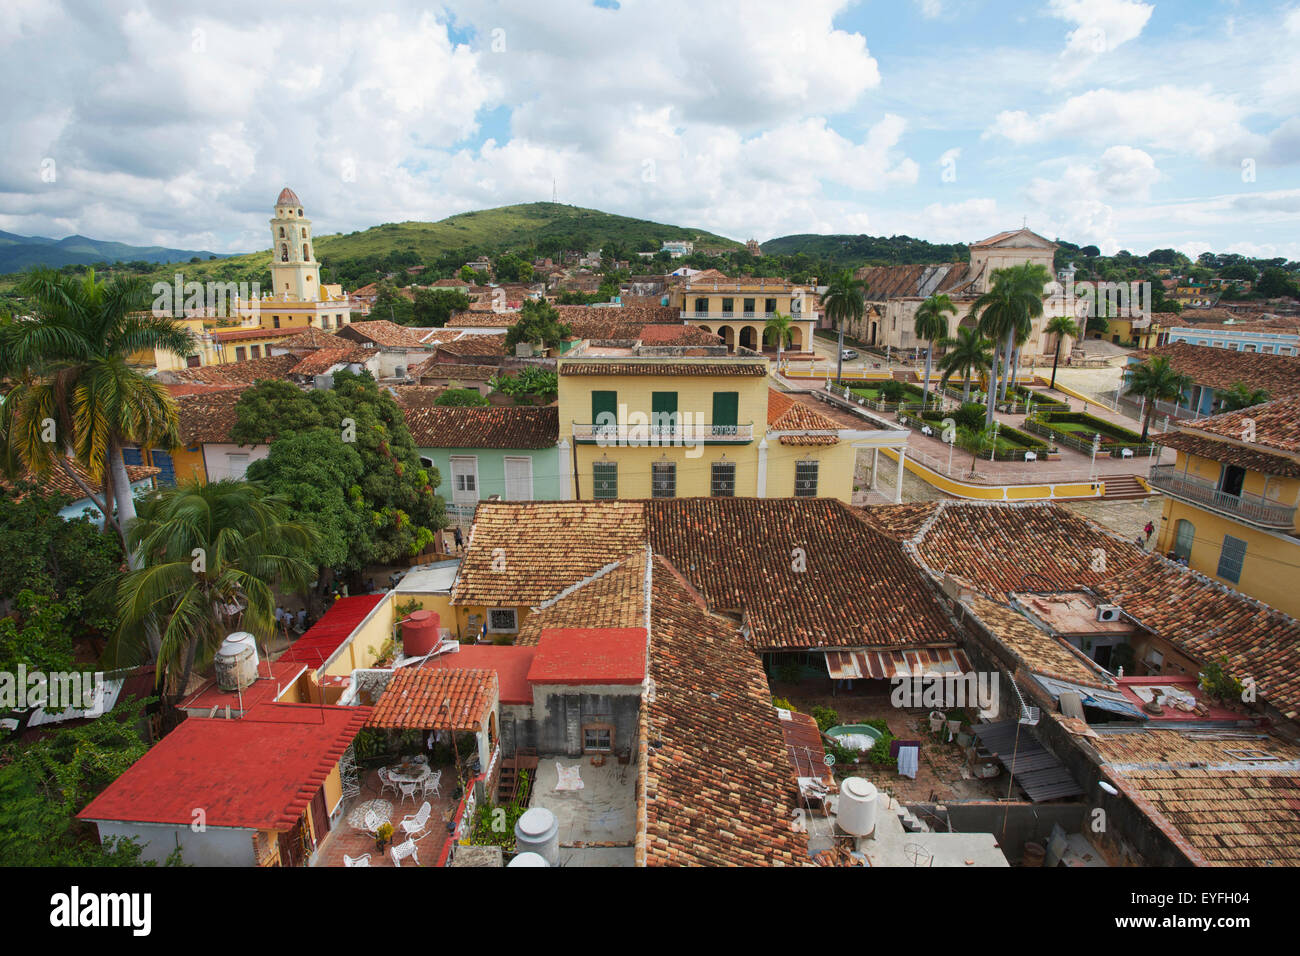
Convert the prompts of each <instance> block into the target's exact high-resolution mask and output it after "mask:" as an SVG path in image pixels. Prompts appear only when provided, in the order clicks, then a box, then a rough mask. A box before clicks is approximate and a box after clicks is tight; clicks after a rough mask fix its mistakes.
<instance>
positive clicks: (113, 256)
mask: <svg viewBox="0 0 1300 956" xmlns="http://www.w3.org/2000/svg"><path fill="white" fill-rule="evenodd" d="M211 255H213V254H212V253H210V252H200V251H198V250H192V249H169V248H166V247H164V246H132V245H128V244H126V243H124V242H111V241H107V240H104V239H91V238H90V237H89V236H68V237H66V238H64V239H50V238H47V237H46V236H18V235H15V234H14V233H11V232H0V275H3V274H5V273H10V272H21V271H22V270H24V269H30V268H31V267H32V266H53V267H54V268H56V269H57V268H59V267H61V266H69V265H92V264H94V263H96V262H150V263H163V262H188V261H189V260H190V259H192V258H194V257H195V256H200V257H202V258H204V259H207V258H208V257H209V256H211Z"/></svg>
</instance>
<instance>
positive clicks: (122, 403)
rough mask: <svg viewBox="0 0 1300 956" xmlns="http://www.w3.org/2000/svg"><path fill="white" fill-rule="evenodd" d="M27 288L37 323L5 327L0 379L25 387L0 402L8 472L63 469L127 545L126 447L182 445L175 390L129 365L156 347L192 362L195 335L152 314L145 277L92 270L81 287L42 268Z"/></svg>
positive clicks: (131, 510)
mask: <svg viewBox="0 0 1300 956" xmlns="http://www.w3.org/2000/svg"><path fill="white" fill-rule="evenodd" d="M20 290H21V291H22V293H23V295H24V296H26V297H27V299H28V304H29V307H30V310H31V313H32V317H31V318H30V319H23V320H19V321H14V322H8V323H6V324H4V325H3V326H0V379H2V378H5V377H9V378H12V379H13V380H14V381H15V382H16V384H15V385H14V387H13V388H12V390H11V391H10V392H9V394H8V395H7V396H6V398H5V401H4V403H3V404H0V452H2V453H3V457H2V458H0V468H3V469H4V471H5V472H6V473H7V474H10V475H14V474H17V473H19V472H21V471H22V470H23V469H24V468H25V469H27V470H30V471H31V472H32V473H33V474H35V475H37V476H41V475H47V474H49V473H50V471H51V470H52V469H54V468H61V469H63V470H64V472H65V473H67V474H68V475H69V477H71V478H72V480H73V481H74V482H76V484H77V485H78V487H80V488H81V490H82V491H83V492H85V493H86V494H87V495H88V496H89V497H90V498H91V499H92V500H93V501H95V504H96V506H97V507H98V508H99V509H100V511H101V512H102V513H103V514H104V516H105V518H106V520H107V521H108V522H109V524H111V525H112V527H114V528H115V529H116V530H117V532H118V535H119V537H120V538H121V539H122V540H123V541H125V540H126V535H127V530H128V527H129V525H130V523H131V520H132V519H133V518H134V517H135V500H134V498H133V497H132V491H131V482H130V480H129V479H128V477H127V473H126V461H125V459H124V458H123V455H122V448H123V446H124V445H126V444H128V443H132V442H137V443H139V444H141V445H144V446H146V447H149V446H153V445H158V446H160V447H163V448H171V447H174V446H175V445H177V444H179V441H180V439H179V433H178V425H177V420H176V403H175V402H174V401H173V400H172V398H171V395H170V394H169V393H168V391H167V388H166V386H164V385H163V384H162V383H160V382H158V381H157V380H156V379H153V378H150V377H149V376H147V375H144V374H143V373H142V372H140V371H139V369H137V368H136V367H134V366H132V365H131V364H130V359H131V357H132V356H133V355H135V354H136V353H137V352H140V351H150V352H151V351H153V350H154V349H161V350H163V351H168V352H172V353H174V354H176V355H180V356H185V355H190V354H192V353H193V352H194V350H195V343H194V337H193V336H192V335H191V334H190V333H189V332H188V331H187V330H186V329H184V328H183V327H182V326H180V325H178V324H177V323H176V322H175V321H173V320H172V319H171V318H170V317H167V316H155V315H154V314H153V312H152V311H145V310H146V309H147V308H148V307H149V306H150V305H151V302H150V300H149V298H148V289H147V287H146V285H145V283H144V281H143V280H141V279H139V278H135V277H131V278H127V277H123V276H116V277H114V278H112V279H109V280H106V281H97V280H96V279H95V273H94V272H93V271H90V272H87V274H86V276H85V278H84V279H76V278H73V277H71V276H67V275H63V274H61V273H59V272H56V271H54V270H53V269H36V270H34V271H33V272H31V273H30V274H28V276H27V277H26V278H25V279H24V280H23V282H22V283H21V286H20ZM48 422H53V423H54V425H55V430H54V436H53V440H50V435H49V432H48V428H47V423H48ZM68 452H72V453H73V454H74V455H75V456H76V459H77V460H78V461H79V462H80V463H81V464H82V465H83V466H84V467H85V469H86V471H88V472H89V473H90V475H91V478H92V479H93V480H95V481H96V482H100V483H101V484H102V494H101V493H98V492H97V491H96V489H93V488H91V487H89V486H88V485H87V484H86V483H85V482H83V481H82V479H81V477H80V476H79V475H77V474H76V472H75V471H74V470H73V469H72V467H71V466H70V465H69V463H68V459H67V457H66V454H67V453H68ZM110 502H111V503H113V504H115V505H116V512H114V508H113V507H112V505H111V504H110Z"/></svg>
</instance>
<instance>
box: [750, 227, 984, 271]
mask: <svg viewBox="0 0 1300 956" xmlns="http://www.w3.org/2000/svg"><path fill="white" fill-rule="evenodd" d="M762 249H763V254H764V255H768V256H793V255H798V254H800V253H802V254H803V255H806V256H808V257H809V258H810V259H822V260H833V261H834V262H836V263H838V264H840V265H841V266H849V265H854V266H861V265H879V266H885V265H895V264H898V265H922V264H926V263H932V262H962V261H965V260H967V259H968V258H969V257H970V250H969V248H968V247H967V246H966V245H965V244H964V243H933V242H926V241H925V240H924V239H913V238H912V237H911V236H865V235H862V236H848V235H832V236H819V235H813V234H809V233H804V234H801V235H794V236H781V237H779V238H776V239H769V240H768V241H767V242H765V243H763V244H762Z"/></svg>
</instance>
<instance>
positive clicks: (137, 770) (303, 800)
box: [77, 704, 371, 830]
mask: <svg viewBox="0 0 1300 956" xmlns="http://www.w3.org/2000/svg"><path fill="white" fill-rule="evenodd" d="M370 711H371V708H369V707H321V706H318V705H315V704H259V705H258V706H257V707H255V708H253V709H252V710H250V711H249V712H248V714H247V715H246V716H245V717H243V718H242V719H240V720H224V719H221V718H213V719H208V718H206V717H191V718H189V719H188V720H186V721H184V722H183V723H182V724H181V725H180V726H179V727H177V728H176V729H175V730H173V731H172V732H171V733H170V734H168V735H167V736H166V737H164V738H163V739H162V740H160V741H159V742H158V743H157V744H155V745H154V746H153V748H152V749H151V750H150V751H149V752H148V753H146V754H145V755H144V756H143V757H141V758H140V759H139V760H137V761H136V762H135V763H134V764H133V765H132V766H131V768H130V769H129V770H127V771H126V773H124V774H122V776H120V777H118V778H117V779H116V780H115V781H113V782H112V783H111V784H109V785H108V787H107V789H105V790H104V792H103V793H101V794H100V795H99V796H98V797H96V798H95V799H94V800H92V801H91V802H90V803H89V805H87V807H86V808H85V809H84V810H82V811H81V812H80V813H79V814H77V817H78V818H79V819H82V820H121V821H129V822H137V823H170V824H182V825H186V826H188V825H189V824H191V823H193V822H194V820H195V819H196V818H195V810H197V809H202V810H203V814H204V817H203V819H204V822H205V823H206V825H207V826H215V827H244V828H249V829H257V830H287V829H289V828H290V827H292V826H293V825H294V824H295V823H296V822H297V820H298V818H299V817H301V816H302V812H303V809H304V808H305V807H306V806H307V804H308V803H310V802H311V799H312V797H314V796H315V795H316V792H317V791H318V790H320V788H321V784H323V783H324V782H325V778H326V777H327V776H328V775H329V772H330V771H331V770H332V769H333V768H334V766H335V765H336V764H337V763H338V761H339V758H340V757H341V756H342V755H343V751H345V750H346V749H347V748H348V745H349V744H351V743H352V739H353V738H354V737H355V736H356V735H357V731H359V730H360V729H361V728H362V726H363V725H364V724H365V722H366V719H367V718H368V717H369V716H370Z"/></svg>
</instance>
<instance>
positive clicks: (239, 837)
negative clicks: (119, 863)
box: [97, 822, 257, 866]
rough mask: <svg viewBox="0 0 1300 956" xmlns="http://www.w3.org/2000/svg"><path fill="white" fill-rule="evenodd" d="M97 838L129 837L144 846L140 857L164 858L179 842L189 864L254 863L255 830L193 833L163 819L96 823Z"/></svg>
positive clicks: (209, 830) (102, 840) (250, 864)
mask: <svg viewBox="0 0 1300 956" xmlns="http://www.w3.org/2000/svg"><path fill="white" fill-rule="evenodd" d="M97 826H98V827H99V841H100V842H101V843H103V842H104V841H105V840H107V839H108V838H110V837H130V838H131V839H133V840H135V841H136V842H137V843H139V844H140V845H141V846H142V847H144V852H143V853H142V854H141V859H144V860H149V861H152V862H155V863H162V862H164V861H165V860H166V859H167V857H168V856H170V855H171V854H172V853H173V852H175V850H176V847H177V846H178V845H179V846H180V848H181V857H182V859H183V861H184V862H185V863H187V864H189V865H191V866H255V865H256V864H257V859H256V856H255V855H254V852H253V834H254V833H255V832H256V831H255V830H244V829H232V828H229V827H208V828H207V829H206V830H204V831H203V832H202V833H195V832H194V831H193V830H191V829H190V828H189V827H188V826H175V825H172V824H162V823H118V822H102V823H98V824H97Z"/></svg>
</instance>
